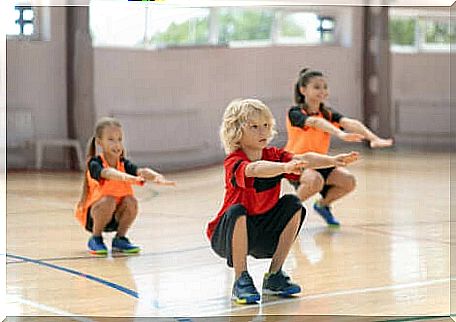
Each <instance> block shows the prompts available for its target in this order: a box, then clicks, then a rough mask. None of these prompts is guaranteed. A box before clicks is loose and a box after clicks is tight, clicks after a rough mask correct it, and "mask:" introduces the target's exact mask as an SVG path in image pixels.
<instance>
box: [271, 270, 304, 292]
mask: <svg viewBox="0 0 456 322" xmlns="http://www.w3.org/2000/svg"><path fill="white" fill-rule="evenodd" d="M299 292H301V286H299V285H298V284H295V283H293V282H291V281H290V277H289V276H288V275H287V274H285V273H284V272H283V271H282V270H279V271H278V272H276V273H266V274H264V279H263V294H272V295H279V296H289V295H292V294H296V293H299Z"/></svg>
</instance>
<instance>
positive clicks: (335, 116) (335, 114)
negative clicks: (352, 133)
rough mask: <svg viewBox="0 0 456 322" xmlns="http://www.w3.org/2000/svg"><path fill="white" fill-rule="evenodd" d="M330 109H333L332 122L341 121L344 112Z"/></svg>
mask: <svg viewBox="0 0 456 322" xmlns="http://www.w3.org/2000/svg"><path fill="white" fill-rule="evenodd" d="M330 111H331V122H336V123H339V122H340V119H341V118H343V117H344V116H343V115H342V114H340V113H339V112H337V111H336V110H334V109H330Z"/></svg>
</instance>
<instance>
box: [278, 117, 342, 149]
mask: <svg viewBox="0 0 456 322" xmlns="http://www.w3.org/2000/svg"><path fill="white" fill-rule="evenodd" d="M301 112H302V113H303V114H306V112H305V111H304V110H303V109H301ZM312 116H314V117H321V118H324V116H323V114H322V113H321V112H320V111H319V112H318V115H312ZM331 123H332V124H333V125H334V126H336V127H339V124H338V123H336V122H331ZM286 125H287V133H288V142H287V145H286V146H285V151H287V152H290V153H293V154H302V153H306V152H317V153H321V154H327V153H328V151H329V145H330V143H331V134H329V133H327V132H325V131H323V130H320V129H317V128H315V127H312V126H304V127H302V128H301V127H297V126H292V125H291V121H290V118H289V117H288V115H287V123H286Z"/></svg>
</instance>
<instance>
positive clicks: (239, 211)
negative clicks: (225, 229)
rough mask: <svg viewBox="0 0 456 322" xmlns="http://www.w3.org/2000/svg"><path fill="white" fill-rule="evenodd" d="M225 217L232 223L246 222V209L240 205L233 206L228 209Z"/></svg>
mask: <svg viewBox="0 0 456 322" xmlns="http://www.w3.org/2000/svg"><path fill="white" fill-rule="evenodd" d="M225 216H227V218H228V219H229V220H232V221H234V222H237V221H238V220H240V221H244V222H245V221H246V220H247V209H246V208H245V207H244V206H243V205H241V204H235V205H232V206H231V207H230V208H228V210H227V211H226V214H225Z"/></svg>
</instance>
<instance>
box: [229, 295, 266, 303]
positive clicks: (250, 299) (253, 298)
mask: <svg viewBox="0 0 456 322" xmlns="http://www.w3.org/2000/svg"><path fill="white" fill-rule="evenodd" d="M231 300H233V301H234V302H236V303H237V304H255V303H257V302H258V301H259V300H260V295H252V296H248V297H245V298H238V297H236V296H233V297H232V298H231Z"/></svg>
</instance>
